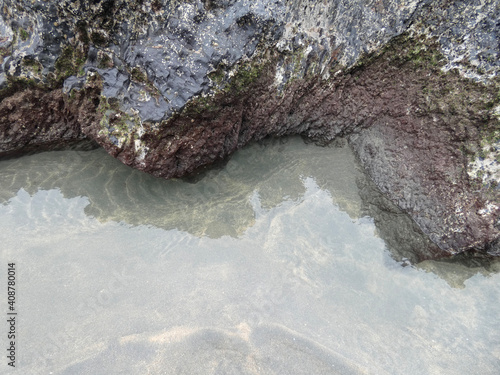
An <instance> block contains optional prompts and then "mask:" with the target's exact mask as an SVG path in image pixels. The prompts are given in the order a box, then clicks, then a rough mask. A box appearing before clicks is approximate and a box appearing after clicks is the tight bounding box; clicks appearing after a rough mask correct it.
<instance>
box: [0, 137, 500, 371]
mask: <svg viewBox="0 0 500 375" xmlns="http://www.w3.org/2000/svg"><path fill="white" fill-rule="evenodd" d="M364 181H365V177H364V175H363V174H362V173H361V171H360V169H359V167H358V166H357V164H356V162H355V159H354V157H353V155H352V153H351V151H350V150H349V149H348V148H347V147H344V148H320V147H316V146H313V145H305V144H304V143H303V142H302V141H301V140H300V139H297V138H291V139H289V140H287V141H286V142H285V141H280V142H277V141H274V142H270V143H268V144H266V145H257V144H255V145H252V146H250V147H247V148H245V149H244V150H242V151H239V152H237V153H236V154H235V155H234V157H233V158H232V159H231V160H230V161H229V162H228V163H227V165H225V166H224V167H223V168H220V169H212V170H209V171H207V172H206V173H205V174H204V175H203V176H202V177H199V178H197V179H196V180H195V179H192V180H191V181H186V180H172V181H164V180H159V179H156V178H153V177H151V176H148V175H145V174H143V173H140V172H137V171H134V170H131V169H129V168H127V167H125V166H123V165H121V164H120V163H119V162H117V161H116V160H114V159H112V158H111V157H108V156H107V155H106V154H105V153H104V152H103V151H101V150H95V151H89V152H78V151H67V152H66V151H65V152H50V153H42V154H37V155H32V156H26V157H23V158H19V159H13V160H4V161H0V243H1V261H2V262H1V264H0V267H1V271H0V275H1V276H2V278H1V280H3V281H1V282H2V283H3V285H6V270H7V263H8V262H16V264H17V268H18V271H17V280H18V284H17V290H18V292H17V293H18V296H17V308H18V312H19V315H18V322H17V330H18V342H17V358H16V360H17V369H16V370H17V373H19V374H21V373H22V374H365V373H366V374H453V375H455V374H467V375H469V374H498V373H500V328H499V327H500V324H499V323H500V272H499V271H500V266H499V264H498V263H491V264H490V265H489V266H488V267H487V268H485V267H479V266H478V267H466V266H464V265H461V264H459V263H445V262H429V261H427V262H423V263H420V264H416V265H408V262H402V261H400V259H399V258H398V255H397V254H396V253H394V252H391V251H389V250H388V246H387V245H386V243H385V242H384V241H383V240H382V239H381V238H380V237H379V236H378V233H379V230H378V229H377V228H376V227H375V225H374V219H372V218H370V217H367V216H364V215H365V213H366V202H364V201H363V199H362V198H361V194H360V190H359V189H358V186H362V185H363V183H364ZM365 182H366V181H365ZM402 246H403V244H402ZM395 259H397V260H395ZM5 289H6V288H5V287H2V290H3V292H2V293H1V294H0V295H1V303H0V311H2V312H4V313H3V314H4V316H5V319H3V320H4V321H5V320H6V313H5V312H6V311H7V304H6V301H7V297H6V290H5ZM6 328H7V325H6V322H4V324H3V327H2V332H4V333H2V335H1V339H0V340H1V342H2V345H3V346H2V347H4V346H6V345H7V338H6ZM2 358H3V359H2V360H1V363H0V372H1V373H7V372H9V371H10V369H9V368H8V366H7V359H6V356H5V353H4V355H2Z"/></svg>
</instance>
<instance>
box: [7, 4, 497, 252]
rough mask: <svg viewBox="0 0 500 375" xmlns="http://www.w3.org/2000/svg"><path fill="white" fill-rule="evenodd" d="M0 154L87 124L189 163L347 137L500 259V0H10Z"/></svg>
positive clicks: (178, 168) (409, 192) (473, 246)
mask: <svg viewBox="0 0 500 375" xmlns="http://www.w3.org/2000/svg"><path fill="white" fill-rule="evenodd" d="M0 13H1V17H0V34H1V35H0V56H1V59H2V65H1V68H0V88H1V91H0V98H2V102H1V103H0V155H8V154H12V153H19V152H23V150H25V151H29V150H33V149H36V148H38V149H51V148H54V147H60V146H61V145H62V144H68V143H71V142H76V141H78V140H81V139H83V138H89V139H92V140H94V141H96V142H97V143H98V144H99V145H100V146H102V147H103V148H105V149H106V150H107V151H108V152H109V153H110V154H111V155H113V156H114V157H117V158H118V159H119V160H121V161H122V162H124V163H125V164H127V165H130V166H132V167H134V168H138V169H141V170H143V171H146V172H148V173H151V174H153V175H156V176H159V177H165V178H171V177H180V176H184V175H186V174H189V173H192V172H194V171H196V170H197V169H199V168H200V167H203V166H206V165H210V164H212V163H213V162H215V161H217V160H221V159H224V158H225V157H227V156H228V155H230V154H231V153H232V152H234V151H235V150H237V149H238V148H240V147H242V146H243V145H245V144H247V143H248V142H250V141H252V140H259V139H262V138H264V137H267V136H282V135H287V134H301V135H304V136H306V137H309V138H311V139H313V140H315V141H317V142H318V143H328V142H330V141H332V140H334V139H335V138H338V137H344V138H347V139H348V140H349V143H350V144H351V146H352V147H353V149H354V151H355V152H356V153H357V155H358V156H359V159H360V161H361V163H362V164H363V166H364V167H365V169H366V171H367V173H368V174H369V175H370V176H371V177H372V179H373V181H374V182H375V184H376V185H377V186H378V188H379V189H381V191H382V192H383V193H384V194H386V196H387V197H388V198H389V199H390V200H391V201H392V202H394V203H396V204H397V205H398V206H399V207H400V208H401V209H403V210H404V211H405V212H407V213H408V214H409V215H410V216H411V217H412V219H413V220H414V222H415V223H416V225H417V227H418V228H420V230H422V231H423V233H425V234H426V235H427V236H429V238H430V239H431V240H432V241H433V243H434V244H435V245H436V246H430V247H428V248H425V249H424V248H415V249H414V250H415V251H416V253H417V254H418V258H419V259H425V258H437V257H443V256H449V255H453V254H457V253H460V252H464V251H473V252H476V253H477V254H483V255H487V254H489V255H500V250H499V247H498V244H497V242H498V239H499V236H500V233H499V230H498V216H499V214H500V207H499V206H500V198H499V193H498V192H499V190H498V188H497V185H498V182H499V181H498V180H499V178H497V174H496V173H497V172H496V171H497V170H498V161H497V159H500V157H499V154H500V152H499V150H500V147H499V142H498V141H499V139H500V131H499V117H500V94H499V79H498V73H499V65H500V63H499V58H498V57H499V52H500V51H499V49H500V47H499V40H500V35H499V33H500V31H499V30H500V27H498V24H499V23H500V7H499V6H498V2H497V1H492V0H483V1H479V0H478V1H453V2H450V1H447V0H440V1H419V0H414V1H403V0H384V1H381V0H373V1H372V0H354V1H344V0H325V1H308V0H302V1H301V0H292V1H284V0H277V1H269V0H256V1H249V0H205V1H194V0H190V1H175V0H153V1H150V0H93V1H88V2H84V1H75V0H62V1H38V0H35V1H28V0H16V1H12V0H4V1H3V3H2V8H1V9H0Z"/></svg>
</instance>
